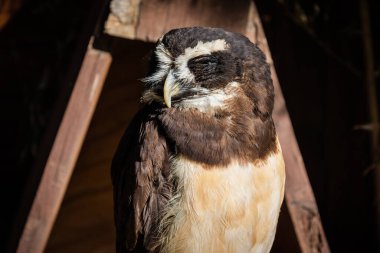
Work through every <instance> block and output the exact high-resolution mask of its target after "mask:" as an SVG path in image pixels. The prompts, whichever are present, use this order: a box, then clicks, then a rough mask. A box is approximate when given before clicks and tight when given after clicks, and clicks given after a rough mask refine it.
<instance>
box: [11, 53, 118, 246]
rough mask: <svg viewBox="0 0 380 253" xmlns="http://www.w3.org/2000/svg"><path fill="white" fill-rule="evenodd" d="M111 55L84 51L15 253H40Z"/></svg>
mask: <svg viewBox="0 0 380 253" xmlns="http://www.w3.org/2000/svg"><path fill="white" fill-rule="evenodd" d="M110 63H111V55H110V54H109V53H106V52H102V51H98V50H95V49H92V48H88V50H87V53H86V56H85V58H84V61H83V64H82V67H81V70H80V72H79V76H78V78H77V81H76V83H75V86H74V89H73V92H72V94H71V97H70V100H69V103H68V106H67V108H66V111H65V114H64V116H63V119H62V122H61V125H60V127H59V130H58V133H57V135H56V138H55V141H54V144H53V147H52V149H51V152H50V155H49V158H48V161H47V164H46V166H45V169H44V173H43V175H42V178H41V181H40V185H39V187H38V190H37V193H36V196H35V199H34V202H33V205H32V208H31V210H30V213H29V216H28V219H27V222H26V225H25V227H24V231H23V233H22V236H21V239H20V242H19V245H18V249H17V252H18V253H25V252H32V253H40V252H43V250H44V248H45V245H46V243H47V240H48V238H49V235H50V232H51V229H52V227H53V224H54V221H55V218H56V216H57V214H58V211H59V208H60V205H61V203H62V200H63V197H64V194H65V192H66V188H67V186H68V183H69V181H70V178H71V174H72V172H73V169H74V166H75V163H76V160H77V158H78V155H79V152H80V149H81V147H82V143H83V140H84V137H85V136H86V133H87V129H88V127H89V124H90V121H91V118H92V115H93V113H94V110H95V107H96V104H97V102H98V98H99V95H100V92H101V90H102V87H103V83H104V80H105V78H106V76H107V73H108V68H109V66H110Z"/></svg>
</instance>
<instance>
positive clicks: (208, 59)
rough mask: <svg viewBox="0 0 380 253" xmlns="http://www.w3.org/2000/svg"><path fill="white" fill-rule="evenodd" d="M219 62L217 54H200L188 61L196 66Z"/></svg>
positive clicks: (190, 64)
mask: <svg viewBox="0 0 380 253" xmlns="http://www.w3.org/2000/svg"><path fill="white" fill-rule="evenodd" d="M217 63H218V58H217V57H216V56H215V55H212V54H210V55H200V56H197V57H194V58H192V59H190V60H189V61H188V63H187V64H188V66H189V67H191V66H194V65H213V64H217Z"/></svg>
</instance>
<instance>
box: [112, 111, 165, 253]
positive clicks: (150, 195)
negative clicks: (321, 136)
mask: <svg viewBox="0 0 380 253" xmlns="http://www.w3.org/2000/svg"><path fill="white" fill-rule="evenodd" d="M151 110H152V109H151V108H147V107H145V108H143V109H142V110H141V111H140V112H139V113H138V114H137V115H136V116H135V118H134V119H133V120H132V122H131V123H130V125H129V127H128V129H127V130H126V132H125V134H124V136H123V138H122V140H121V141H120V144H119V147H118V149H117V151H116V154H115V156H114V159H113V162H112V168H111V176H112V182H113V187H114V206H115V214H114V215H115V224H116V233H117V242H116V244H117V245H116V248H117V252H118V253H121V252H126V249H128V250H132V251H133V252H152V251H150V250H149V249H152V248H153V244H154V238H155V234H154V233H155V231H156V227H157V225H158V224H157V221H158V216H159V215H160V210H162V207H163V206H164V205H165V204H166V203H167V201H168V199H169V198H170V196H171V186H170V183H168V178H167V177H168V174H169V173H168V172H167V170H168V168H167V164H168V158H169V152H168V148H167V144H166V141H165V139H164V138H163V137H162V136H161V135H160V133H159V129H158V127H157V121H156V119H155V118H154V117H152V115H153V113H152V111H151ZM141 247H144V248H145V249H147V251H145V250H143V249H142V248H141Z"/></svg>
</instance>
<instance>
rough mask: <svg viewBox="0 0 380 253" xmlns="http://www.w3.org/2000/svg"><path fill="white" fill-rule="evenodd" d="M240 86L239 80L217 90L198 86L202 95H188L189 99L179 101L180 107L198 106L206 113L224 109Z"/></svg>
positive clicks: (178, 105)
mask: <svg viewBox="0 0 380 253" xmlns="http://www.w3.org/2000/svg"><path fill="white" fill-rule="evenodd" d="M238 87H239V83H238V82H231V83H229V84H227V86H226V87H224V88H222V89H216V90H211V91H210V90H208V89H206V88H202V87H198V88H196V89H198V90H199V92H200V93H203V95H202V96H199V97H198V96H195V97H188V98H187V99H185V100H183V101H181V102H179V103H178V104H177V107H179V108H183V109H185V108H197V109H198V110H200V111H201V112H204V113H210V114H212V113H214V112H215V110H216V109H223V108H224V107H225V106H226V102H227V100H229V99H233V97H235V92H236V89H237V88H238Z"/></svg>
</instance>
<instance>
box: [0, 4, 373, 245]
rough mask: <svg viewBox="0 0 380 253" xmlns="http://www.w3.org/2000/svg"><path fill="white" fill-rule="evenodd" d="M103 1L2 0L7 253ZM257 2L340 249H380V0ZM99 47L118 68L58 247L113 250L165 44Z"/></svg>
mask: <svg viewBox="0 0 380 253" xmlns="http://www.w3.org/2000/svg"><path fill="white" fill-rule="evenodd" d="M162 1H164V0H162ZM95 2H96V4H95ZM99 2H101V1H92V0H81V1H78V0H76V1H74V0H0V115H1V117H0V120H1V123H0V148H1V157H0V159H1V160H0V199H1V208H0V212H1V213H0V240H1V241H0V252H7V250H8V251H9V252H12V245H14V244H15V242H16V241H17V238H16V237H17V236H16V237H15V234H17V233H18V232H17V231H19V230H20V228H21V227H22V224H23V222H25V220H22V219H20V217H23V216H25V214H27V213H28V211H29V208H30V204H31V201H32V199H33V196H34V194H35V191H33V190H30V189H35V188H36V185H38V182H39V179H40V177H41V173H42V171H40V170H38V169H36V168H38V167H41V164H42V163H43V162H44V161H45V162H46V157H47V156H48V150H49V147H50V146H51V144H52V143H51V138H48V137H47V136H51V135H53V134H54V133H55V132H56V130H57V128H58V126H59V124H57V122H59V121H60V119H61V117H62V113H63V111H64V110H63V108H64V106H65V105H66V103H67V101H68V99H69V97H70V92H71V90H72V88H73V85H74V83H75V80H76V77H77V75H78V71H79V68H80V64H81V60H82V59H83V56H84V54H85V52H86V49H87V45H88V40H89V38H90V36H91V35H92V34H93V33H94V29H95V31H97V32H99V31H100V32H101V31H102V29H103V28H102V27H101V26H99V22H98V19H99V17H98V16H97V15H95V14H94V13H96V12H100V11H102V10H103V9H102V8H104V10H105V14H104V15H105V16H106V15H107V13H106V12H107V6H108V5H107V3H105V4H103V3H99ZM195 2H197V1H195ZM255 3H256V5H257V7H258V10H259V13H260V17H261V20H262V23H263V26H264V30H265V33H266V36H267V40H268V43H269V47H270V50H271V53H272V57H273V61H274V65H275V68H276V71H277V74H278V77H279V81H280V84H281V87H282V90H283V93H284V97H285V100H286V104H287V108H288V110H289V114H290V117H291V120H292V123H293V127H294V130H295V134H296V137H297V140H298V143H299V146H300V150H301V153H302V156H303V159H304V162H305V165H306V169H307V172H308V175H309V179H310V183H311V186H312V189H313V191H314V194H315V197H316V201H317V204H318V207H319V211H320V215H321V219H322V223H323V227H324V229H325V232H326V236H327V240H328V242H329V244H330V248H331V251H332V252H380V251H379V240H378V239H379V238H380V234H379V231H378V230H377V228H378V227H379V224H380V217H378V215H377V214H376V210H377V208H379V206H380V203H379V202H378V201H376V199H378V198H377V197H376V196H380V181H379V180H376V178H378V179H380V177H379V176H378V175H379V173H380V171H379V170H380V166H379V162H380V157H379V150H380V145H379V136H378V134H377V132H378V130H379V129H378V127H377V126H378V123H376V121H377V117H378V116H377V114H378V106H379V103H378V98H379V95H378V93H377V92H376V88H378V84H379V74H380V50H379V47H378V45H380V2H379V1H375V0H365V1H364V0H363V1H361V0H356V1H344V0H331V1H328V0H308V1H306V0H266V1H255ZM104 6H106V7H104ZM102 18H103V17H102V16H101V17H100V19H102ZM104 18H105V17H104ZM97 24H98V26H97ZM89 27H93V28H94V29H91V28H89ZM99 47H100V48H107V50H109V51H110V52H111V53H112V57H113V63H112V65H111V68H110V72H109V74H108V76H107V80H106V82H105V85H104V89H103V91H102V93H101V96H100V100H99V103H98V105H97V108H96V111H95V114H94V117H93V120H92V121H91V125H90V128H89V132H88V134H87V136H86V139H85V142H84V145H83V148H82V151H81V153H80V156H79V160H78V163H77V165H76V168H75V170H74V174H73V177H72V180H71V182H70V185H69V187H68V190H67V193H66V196H65V199H64V202H63V205H62V208H61V210H60V213H59V215H58V219H57V222H56V224H55V225H54V228H53V232H52V234H51V237H50V239H49V242H48V246H47V248H46V252H66V251H68V250H71V251H72V252H112V251H113V240H114V239H113V238H114V235H113V218H112V189H111V182H110V178H109V165H110V160H111V158H112V155H113V152H114V151H115V148H116V145H117V143H118V140H119V138H120V136H121V135H122V132H123V131H124V128H125V127H126V126H127V124H128V122H129V119H130V117H131V116H132V115H133V114H134V113H135V111H136V110H137V108H138V103H139V94H140V92H141V88H142V87H141V84H140V83H139V82H138V81H137V79H138V78H141V77H143V76H144V74H145V70H146V66H147V61H148V57H149V53H150V51H151V50H152V47H153V44H151V43H147V42H141V41H135V40H125V39H115V38H114V39H112V40H110V39H107V38H106V39H103V40H102V42H101V43H100V44H99ZM78 217H81V218H80V222H79V221H78ZM285 252H286V251H285ZM288 252H292V251H288Z"/></svg>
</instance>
